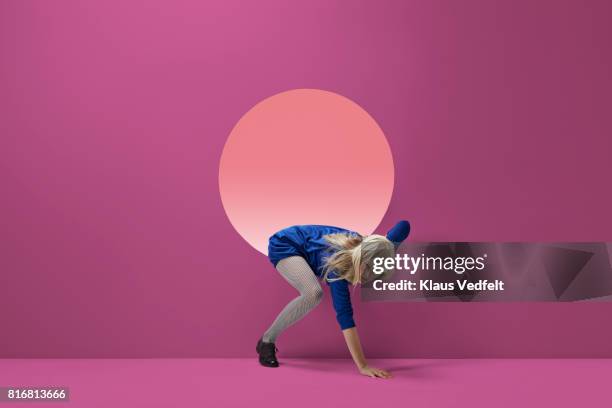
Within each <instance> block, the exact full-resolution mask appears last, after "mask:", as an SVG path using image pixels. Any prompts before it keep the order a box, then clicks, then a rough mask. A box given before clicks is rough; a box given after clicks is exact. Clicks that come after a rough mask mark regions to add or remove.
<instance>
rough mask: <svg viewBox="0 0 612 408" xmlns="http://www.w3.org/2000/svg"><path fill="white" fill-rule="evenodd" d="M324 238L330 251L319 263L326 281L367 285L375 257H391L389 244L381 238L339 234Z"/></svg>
mask: <svg viewBox="0 0 612 408" xmlns="http://www.w3.org/2000/svg"><path fill="white" fill-rule="evenodd" d="M324 238H325V240H326V241H327V242H328V243H329V245H330V247H331V248H332V250H334V253H333V254H332V255H330V256H329V257H327V258H325V260H324V264H323V279H325V280H326V281H328V282H333V281H337V280H341V279H346V280H347V281H349V282H350V283H352V284H353V285H355V284H359V283H362V282H367V281H369V280H370V278H371V277H372V266H373V265H374V259H375V258H386V257H394V256H395V247H394V246H393V243H392V242H391V241H389V240H388V239H387V238H386V237H383V236H382V235H375V234H373V235H368V236H366V237H362V236H360V235H352V234H343V233H339V234H329V235H325V237H324ZM330 275H333V276H330Z"/></svg>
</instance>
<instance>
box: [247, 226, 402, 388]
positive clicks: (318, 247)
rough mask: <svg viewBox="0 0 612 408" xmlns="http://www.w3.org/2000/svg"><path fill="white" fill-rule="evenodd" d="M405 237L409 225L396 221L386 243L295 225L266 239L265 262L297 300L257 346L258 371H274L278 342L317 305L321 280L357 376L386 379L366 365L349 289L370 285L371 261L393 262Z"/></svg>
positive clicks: (374, 237)
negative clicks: (388, 259) (295, 293)
mask: <svg viewBox="0 0 612 408" xmlns="http://www.w3.org/2000/svg"><path fill="white" fill-rule="evenodd" d="M409 233H410V224H409V223H408V222H407V221H400V222H398V223H397V224H396V225H395V226H394V227H393V228H392V229H391V230H390V231H389V232H388V233H387V236H386V237H383V236H381V235H368V236H365V237H363V236H361V235H359V234H357V233H356V232H353V231H349V230H346V229H343V228H338V227H330V226H324V225H297V226H293V227H289V228H285V229H284V230H281V231H279V232H277V233H276V234H274V235H273V236H272V237H270V241H269V246H268V257H269V258H270V261H271V262H272V264H273V265H274V266H275V267H276V269H277V270H278V271H279V272H280V274H281V275H282V276H283V277H284V278H285V279H286V280H287V282H289V284H290V285H291V286H293V287H294V288H295V289H297V290H298V292H299V296H298V297H297V298H295V299H293V300H292V301H291V302H289V303H288V304H287V306H285V308H284V309H283V310H282V311H281V313H280V314H279V315H278V317H277V318H276V320H274V322H273V323H272V325H271V326H270V327H269V328H268V330H266V332H265V333H264V335H263V336H262V338H261V339H260V340H259V342H258V343H257V348H256V350H257V353H258V354H259V362H260V363H261V365H263V366H265V367H278V365H279V364H278V360H277V358H276V346H275V342H276V338H277V337H278V336H279V335H280V334H281V333H282V332H283V331H284V330H286V329H287V328H288V327H289V326H291V325H292V324H294V323H296V322H297V321H298V320H300V319H301V318H303V317H304V316H305V315H306V314H307V313H308V312H310V311H311V310H312V309H314V308H315V306H317V305H318V304H319V303H320V302H321V298H322V296H323V290H322V288H321V284H320V283H319V281H318V278H322V279H323V280H324V281H326V282H327V284H328V285H329V287H330V292H331V296H332V302H333V305H334V309H335V310H336V319H337V321H338V324H339V325H340V328H341V329H342V333H343V335H344V339H345V341H346V345H347V346H348V349H349V351H350V353H351V356H352V357H353V361H354V362H355V364H356V365H357V368H358V369H359V372H360V373H361V374H363V375H367V376H370V377H379V378H389V377H390V374H389V373H388V372H386V371H384V370H380V369H377V368H374V367H370V366H369V365H368V364H367V361H366V359H365V356H364V354H363V350H362V348H361V342H360V341H359V335H358V334H357V329H356V328H355V321H354V320H353V308H352V306H351V298H350V291H349V285H351V284H352V285H357V284H361V283H363V282H367V281H369V280H370V279H371V278H372V277H373V273H372V265H373V263H374V259H375V258H379V257H393V256H395V249H397V247H398V246H399V244H400V243H401V242H402V241H404V240H405V239H406V237H408V234H409Z"/></svg>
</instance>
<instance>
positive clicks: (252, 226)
mask: <svg viewBox="0 0 612 408" xmlns="http://www.w3.org/2000/svg"><path fill="white" fill-rule="evenodd" d="M393 182H394V168H393V156H392V155H391V149H390V148H389V144H388V142H387V139H386V138H385V135H384V133H383V131H382V130H381V129H380V127H379V126H378V124H377V123H376V121H375V120H374V119H373V118H372V117H371V116H370V115H369V114H368V113H367V112H366V111H365V110H364V109H363V108H361V107H360V106H359V105H357V104H356V103H355V102H353V101H351V100H350V99H348V98H345V97H344V96H341V95H338V94H335V93H333V92H329V91H323V90H318V89H295V90H291V91H286V92H282V93H279V94H277V95H274V96H271V97H269V98H267V99H264V100H263V101H261V102H259V103H258V104H257V105H255V106H254V107H253V108H252V109H251V110H249V111H248V112H247V113H246V114H245V115H244V116H243V117H242V118H241V119H240V120H239V121H238V123H237V124H236V126H235V127H234V129H233V130H232V132H231V133H230V135H229V137H228V139H227V142H226V143H225V147H224V149H223V153H222V155H221V162H220V164H219V191H220V194H221V201H222V203H223V208H224V209H225V212H226V214H227V216H228V218H229V220H230V222H231V223H232V225H233V226H234V228H235V229H236V231H238V233H239V234H240V235H241V236H242V237H243V238H244V239H245V240H246V241H247V242H248V243H249V244H251V245H252V246H253V247H254V248H255V249H257V250H258V251H260V252H262V253H264V254H267V252H268V251H267V248H268V238H269V237H270V236H271V235H273V234H274V233H275V232H276V231H279V230H281V229H283V228H286V227H289V226H291V225H298V224H323V225H334V226H339V227H343V228H348V229H350V230H353V231H357V232H359V233H362V234H370V233H372V232H373V231H374V230H375V229H376V227H377V226H378V224H379V223H380V221H381V219H382V217H383V216H384V214H385V212H386V211H387V208H388V206H389V201H390V200H391V195H392V193H393Z"/></svg>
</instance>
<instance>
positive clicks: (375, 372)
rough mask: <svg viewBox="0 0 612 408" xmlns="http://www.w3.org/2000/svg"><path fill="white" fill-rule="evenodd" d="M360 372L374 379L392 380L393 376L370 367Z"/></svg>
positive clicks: (361, 369)
mask: <svg viewBox="0 0 612 408" xmlns="http://www.w3.org/2000/svg"><path fill="white" fill-rule="evenodd" d="M359 372H360V373H361V374H363V375H367V376H368V377H372V378H391V374H390V373H389V372H387V371H385V370H381V369H379V368H374V367H369V366H365V367H363V368H360V369H359Z"/></svg>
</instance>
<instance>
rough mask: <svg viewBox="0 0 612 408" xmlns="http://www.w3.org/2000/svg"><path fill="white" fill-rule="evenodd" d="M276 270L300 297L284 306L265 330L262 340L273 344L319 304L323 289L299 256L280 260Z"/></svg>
mask: <svg viewBox="0 0 612 408" xmlns="http://www.w3.org/2000/svg"><path fill="white" fill-rule="evenodd" d="M276 269H277V270H278V271H279V272H280V274H281V275H282V276H283V277H284V278H285V279H286V280H287V282H289V284H290V285H291V286H293V287H294V288H296V289H297V291H298V292H299V293H300V295H299V296H298V297H296V298H295V299H293V300H292V301H291V302H289V303H288V304H287V306H285V308H284V309H283V311H282V312H280V314H279V315H278V316H277V317H276V320H274V323H272V326H270V328H269V329H268V330H266V332H265V333H264V335H263V338H262V340H263V341H264V342H266V343H274V342H275V341H276V338H277V337H278V335H279V334H281V333H282V332H283V331H285V329H287V328H288V327H289V326H291V325H292V324H294V323H295V322H297V321H298V320H300V319H301V318H302V317H304V316H306V314H307V313H308V312H310V311H311V310H312V309H314V308H315V307H316V306H317V305H318V304H319V303H321V298H322V297H323V289H321V284H320V283H319V281H318V280H317V276H316V275H315V274H314V272H313V271H312V269H311V268H310V266H309V265H308V264H307V263H306V260H305V259H304V258H302V257H301V256H291V257H289V258H285V259H281V260H280V261H279V262H278V263H277V264H276Z"/></svg>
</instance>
